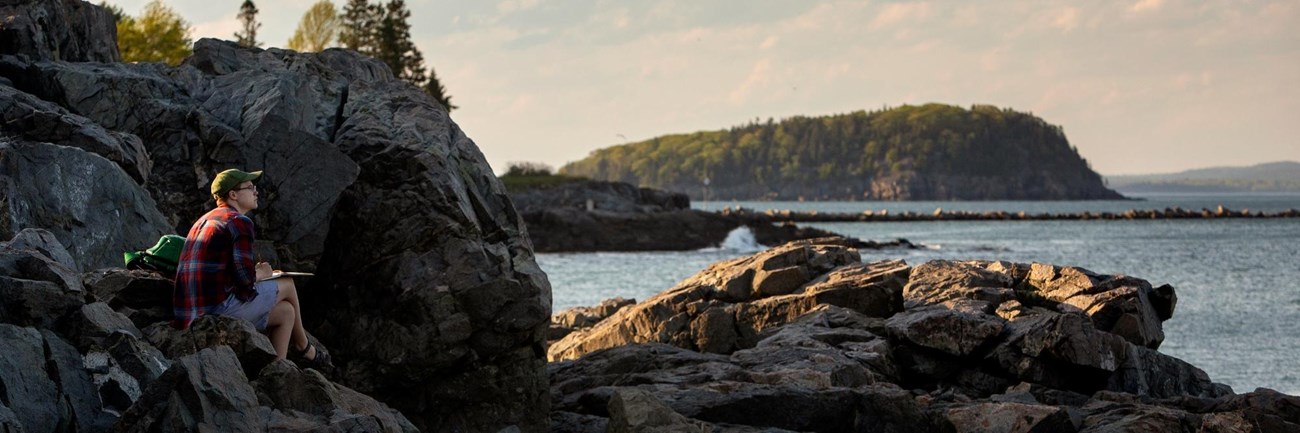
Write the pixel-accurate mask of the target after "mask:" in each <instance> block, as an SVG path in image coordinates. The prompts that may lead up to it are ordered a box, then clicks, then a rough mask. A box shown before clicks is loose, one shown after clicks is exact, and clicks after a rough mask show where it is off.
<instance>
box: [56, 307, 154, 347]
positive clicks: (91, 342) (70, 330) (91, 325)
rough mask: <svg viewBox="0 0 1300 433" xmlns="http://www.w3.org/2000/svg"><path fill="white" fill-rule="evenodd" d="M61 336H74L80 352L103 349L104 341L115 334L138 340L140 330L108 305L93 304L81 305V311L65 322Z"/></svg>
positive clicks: (105, 345)
mask: <svg viewBox="0 0 1300 433" xmlns="http://www.w3.org/2000/svg"><path fill="white" fill-rule="evenodd" d="M61 333H62V334H63V335H70V336H76V338H75V339H74V341H73V342H74V343H76V346H77V349H78V350H80V351H81V352H87V351H90V349H91V348H94V347H98V348H105V347H108V345H107V344H106V343H105V340H106V339H108V338H109V336H111V335H113V334H115V333H126V334H130V335H131V336H134V337H136V338H140V337H141V334H140V330H139V329H138V328H136V327H135V324H134V323H131V320H130V319H127V318H126V316H123V315H121V314H119V313H118V312H116V311H113V309H112V308H109V307H108V304H105V303H103V302H94V303H90V304H86V305H82V306H81V309H80V310H78V311H77V312H76V313H73V314H72V315H71V317H69V318H68V319H67V320H65V322H64V324H63V329H62V330H61Z"/></svg>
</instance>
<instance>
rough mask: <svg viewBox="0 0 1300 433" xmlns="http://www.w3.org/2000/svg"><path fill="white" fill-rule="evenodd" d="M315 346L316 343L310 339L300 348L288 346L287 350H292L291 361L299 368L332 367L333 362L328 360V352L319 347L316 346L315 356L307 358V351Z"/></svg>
mask: <svg viewBox="0 0 1300 433" xmlns="http://www.w3.org/2000/svg"><path fill="white" fill-rule="evenodd" d="M315 347H316V345H315V344H312V343H311V342H310V341H308V342H307V347H304V348H302V350H298V349H295V348H292V347H290V348H289V350H290V351H291V352H293V353H292V356H293V358H294V359H293V362H294V363H295V364H298V366H299V367H301V368H315V369H317V370H324V369H325V368H334V363H333V362H330V354H329V353H326V352H325V351H323V350H320V348H316V356H314V357H312V358H311V359H307V353H308V352H311V349H312V348H315Z"/></svg>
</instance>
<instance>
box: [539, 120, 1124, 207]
mask: <svg viewBox="0 0 1300 433" xmlns="http://www.w3.org/2000/svg"><path fill="white" fill-rule="evenodd" d="M1031 171H1032V172H1033V173H1035V174H1034V176H1040V175H1041V173H1049V174H1050V173H1052V172H1057V171H1059V172H1061V173H1069V174H1070V175H1074V176H1078V177H1082V178H1088V179H1087V180H1088V181H1092V182H1095V183H1096V184H1097V185H1100V184H1101V183H1100V177H1099V176H1098V175H1097V174H1096V173H1094V172H1092V171H1091V169H1090V167H1089V166H1088V164H1087V161H1086V160H1084V159H1083V158H1082V157H1080V156H1079V155H1078V153H1077V151H1076V149H1074V148H1073V147H1072V146H1070V144H1069V142H1068V141H1067V140H1066V138H1065V134H1064V132H1063V131H1062V129H1061V128H1060V127H1058V126H1055V125H1051V124H1048V123H1047V122H1045V121H1043V120H1042V119H1040V118H1038V117H1036V116H1033V115H1032V114H1027V113H1021V112H1017V111H1014V110H1010V109H1002V108H998V107H994V106H989V105H975V106H973V107H971V108H970V109H964V108H962V107H956V106H951V105H943V104H927V105H921V106H902V107H897V108H885V109H881V110H877V111H871V112H866V111H858V112H853V113H849V114H842V115H833V116H824V117H804V116H795V117H791V118H788V119H784V120H782V121H780V122H775V121H773V120H772V119H768V120H767V121H766V122H759V121H757V120H755V121H753V122H750V123H748V124H745V125H742V126H737V127H733V128H730V129H726V130H720V131H704V132H696V133H691V134H677V135H668V136H662V137H657V138H653V139H650V140H646V141H642V142H636V143H630V144H626V145H620V146H614V147H609V148H604V149H600V150H597V151H594V152H592V153H591V154H590V155H589V156H587V157H586V158H585V159H582V160H580V161H576V162H573V163H569V164H567V165H565V166H564V167H562V168H561V169H560V171H559V173H560V174H564V175H572V176H585V177H590V178H593V179H599V180H612V181H622V182H628V183H632V184H636V185H641V186H647V187H652V188H660V189H668V190H673V191H681V192H687V193H690V194H692V195H697V196H698V195H699V194H698V192H700V191H702V190H703V188H705V187H708V188H710V189H712V190H713V191H715V192H718V191H728V190H729V191H732V192H733V194H731V196H732V198H761V196H762V194H755V193H754V192H756V191H757V192H763V191H769V192H771V191H790V190H797V191H812V192H813V194H814V195H816V194H817V192H820V194H823V195H826V196H830V197H836V198H844V197H845V196H846V194H847V195H854V194H857V195H858V197H859V198H861V193H862V192H863V191H864V190H866V189H869V188H870V183H871V182H872V181H873V180H876V179H891V178H906V177H913V178H915V177H918V176H919V177H921V178H925V177H931V176H934V175H941V176H947V177H949V178H963V177H964V178H981V179H995V178H1000V177H1011V176H1016V175H1018V174H1021V173H1028V172H1031ZM706 179H707V181H706ZM706 182H707V184H706ZM736 195H741V197H737V196H736ZM744 195H749V197H743V196H744ZM718 197H720V198H725V197H727V195H726V194H724V195H721V196H718Z"/></svg>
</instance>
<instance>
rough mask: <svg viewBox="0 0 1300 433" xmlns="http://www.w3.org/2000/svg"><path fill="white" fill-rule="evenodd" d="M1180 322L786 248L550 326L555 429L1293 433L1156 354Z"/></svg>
mask: <svg viewBox="0 0 1300 433" xmlns="http://www.w3.org/2000/svg"><path fill="white" fill-rule="evenodd" d="M1176 305H1177V295H1176V293H1175V290H1174V289H1173V288H1172V287H1170V286H1167V285H1165V286H1160V287H1152V286H1151V284H1149V283H1148V282H1146V281H1144V280H1141V279H1138V278H1133V277H1127V276H1123V275H1099V274H1095V273H1092V272H1089V271H1087V270H1085V269H1081V268H1076V267H1068V266H1066V267H1062V266H1054V265H1047V264H1038V263H1034V264H1022V263H1009V262H980V261H966V262H959V261H932V262H928V263H924V264H920V265H917V266H910V265H908V264H906V263H904V262H902V261H896V260H895V261H881V262H873V263H861V262H860V259H859V256H858V254H857V252H856V251H855V250H853V249H852V248H848V247H845V246H843V245H841V243H840V242H838V241H837V240H835V239H817V240H807V241H798V242H792V243H788V244H785V245H781V246H778V247H775V248H772V249H770V250H768V251H765V252H762V253H758V254H755V255H752V256H747V257H741V258H737V259H734V260H730V261H726V262H721V263H718V264H715V265H713V266H711V267H710V268H709V269H707V270H704V271H702V272H700V273H699V274H697V275H695V276H693V277H691V278H688V279H686V280H684V281H682V282H681V283H679V284H678V285H676V286H675V287H673V288H671V289H668V290H666V291H664V292H662V293H660V294H658V295H656V296H654V297H652V298H651V299H648V300H646V301H644V302H640V303H634V302H631V301H628V300H611V301H608V302H606V303H604V304H602V305H600V306H597V307H590V308H582V309H574V310H569V311H565V312H561V313H559V314H557V315H556V316H555V317H554V318H553V319H552V332H551V336H552V338H553V341H551V342H550V349H549V351H548V356H549V358H550V359H551V363H550V365H549V366H548V374H549V376H550V381H551V395H552V399H553V402H552V407H553V411H552V415H551V417H552V429H553V431H566V432H604V431H611V432H615V431H617V432H623V431H729V432H759V431H763V432H773V431H776V432H784V431H817V432H858V431H860V432H877V431H883V432H948V431H955V432H987V431H998V432H1049V431H1050V432H1076V431H1077V432H1083V431H1087V432H1120V431H1123V432H1180V431H1181V432H1239V431H1240V432H1275V431H1276V432H1281V431H1298V430H1300V410H1297V408H1300V397H1296V396H1289V395H1285V394H1280V393H1278V392H1276V391H1272V390H1268V389H1257V390H1254V391H1252V392H1249V393H1245V394H1234V393H1233V392H1232V390H1231V389H1230V388H1228V387H1227V386H1226V385H1222V384H1218V383H1214V382H1213V381H1211V380H1210V378H1209V377H1208V376H1207V375H1206V374H1205V372H1203V371H1201V370H1200V369H1198V368H1196V367H1195V366H1192V365H1190V364H1188V363H1186V362H1183V361H1181V360H1179V359H1177V358H1173V357H1170V356H1168V355H1165V354H1162V353H1161V352H1159V351H1158V350H1157V349H1158V348H1159V346H1160V343H1161V342H1162V341H1163V340H1164V333H1163V329H1162V326H1161V322H1163V321H1165V320H1168V319H1169V318H1170V317H1172V315H1173V313H1174V310H1175V307H1176Z"/></svg>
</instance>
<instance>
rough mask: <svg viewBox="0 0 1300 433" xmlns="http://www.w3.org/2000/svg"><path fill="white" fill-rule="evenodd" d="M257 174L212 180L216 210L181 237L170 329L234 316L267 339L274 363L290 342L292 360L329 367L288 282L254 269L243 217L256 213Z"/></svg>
mask: <svg viewBox="0 0 1300 433" xmlns="http://www.w3.org/2000/svg"><path fill="white" fill-rule="evenodd" d="M261 175H262V172H260V171H255V172H252V173H247V172H243V171H240V170H236V169H230V170H226V171H223V172H221V173H219V174H217V176H216V178H214V179H212V197H213V198H215V199H216V201H217V207H216V209H212V210H211V211H209V212H208V213H207V214H204V215H203V216H202V217H200V218H199V219H198V221H195V222H194V226H193V227H191V228H190V232H189V235H187V236H186V237H185V246H184V247H183V248H182V249H181V257H180V260H179V262H178V264H177V267H176V286H175V289H174V291H173V292H172V308H173V313H174V316H173V319H172V326H174V327H176V328H178V329H188V328H189V327H190V324H191V323H193V322H194V321H195V320H197V319H198V318H199V317H201V316H203V315H205V314H216V315H222V316H231V317H237V318H240V319H244V320H247V321H249V322H252V323H253V325H254V326H255V327H257V330H258V331H261V332H263V333H266V334H267V336H268V337H270V339H271V345H272V346H274V347H275V354H276V356H277V359H285V358H286V357H287V355H288V351H289V345H290V344H291V343H292V344H293V348H294V357H295V361H297V362H300V363H302V364H305V365H306V366H309V367H325V366H330V358H329V354H327V353H325V352H323V351H319V350H316V347H315V345H313V344H311V342H310V341H308V339H307V332H306V331H305V330H304V329H303V327H302V308H301V307H299V304H298V290H297V289H296V288H295V287H294V284H293V279H292V278H277V279H273V280H266V278H268V277H270V276H271V273H272V270H271V265H270V264H267V263H266V262H261V263H256V264H254V260H253V240H254V232H253V220H251V219H249V218H248V216H246V214H247V213H248V212H249V211H252V210H253V209H257V186H256V185H254V184H253V181H254V180H257V178H258V177H260V176H261Z"/></svg>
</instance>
